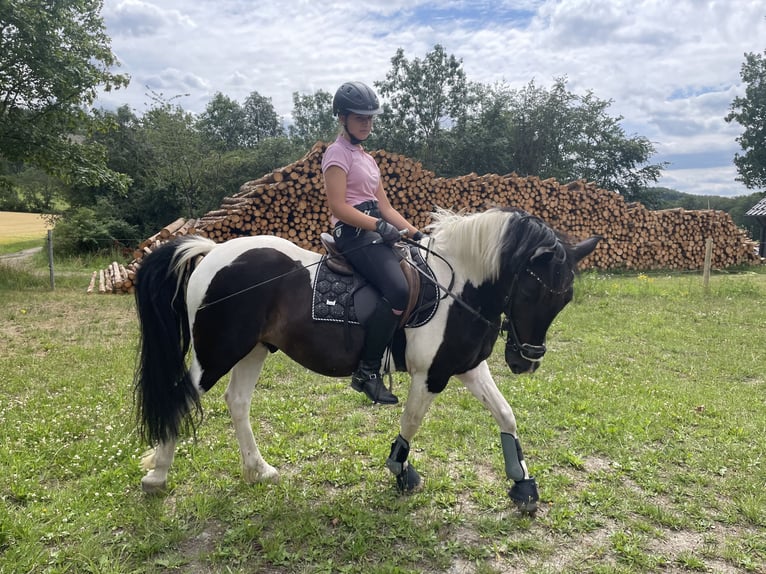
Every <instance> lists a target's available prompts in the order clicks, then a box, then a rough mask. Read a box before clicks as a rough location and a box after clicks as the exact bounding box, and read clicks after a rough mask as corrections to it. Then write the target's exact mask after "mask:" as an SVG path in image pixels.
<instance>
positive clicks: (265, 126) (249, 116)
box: [242, 92, 284, 147]
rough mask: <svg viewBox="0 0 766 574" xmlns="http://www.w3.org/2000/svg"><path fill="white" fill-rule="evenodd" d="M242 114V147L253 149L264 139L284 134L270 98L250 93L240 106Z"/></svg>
mask: <svg viewBox="0 0 766 574" xmlns="http://www.w3.org/2000/svg"><path fill="white" fill-rule="evenodd" d="M242 112H243V117H242V121H243V130H242V134H243V139H242V147H255V146H257V145H258V144H259V143H260V142H261V141H263V140H264V139H267V138H273V137H278V136H281V135H283V134H284V129H283V128H282V122H281V121H280V119H279V116H278V115H277V112H276V110H274V104H272V102H271V98H267V97H265V96H262V95H260V94H259V93H258V92H251V93H250V95H249V96H247V99H246V100H245V103H244V104H243V106H242Z"/></svg>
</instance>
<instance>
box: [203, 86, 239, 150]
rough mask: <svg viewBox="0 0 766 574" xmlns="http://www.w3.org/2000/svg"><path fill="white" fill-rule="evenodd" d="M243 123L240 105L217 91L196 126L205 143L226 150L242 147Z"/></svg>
mask: <svg viewBox="0 0 766 574" xmlns="http://www.w3.org/2000/svg"><path fill="white" fill-rule="evenodd" d="M244 123H245V121H244V112H243V110H242V106H240V105H239V103H238V102H237V101H236V100H232V99H231V98H229V97H228V96H225V95H223V94H222V93H221V92H218V93H216V95H215V96H213V99H212V100H210V101H209V102H208V104H207V106H206V107H205V111H204V112H203V113H202V114H201V115H200V116H199V118H198V119H197V128H198V129H199V130H200V133H201V134H202V137H203V139H204V141H205V143H206V144H208V145H209V146H210V147H211V148H213V149H216V150H219V151H222V152H226V151H233V150H235V149H238V148H240V147H242V145H243V140H244V136H243V134H242V129H243V127H244Z"/></svg>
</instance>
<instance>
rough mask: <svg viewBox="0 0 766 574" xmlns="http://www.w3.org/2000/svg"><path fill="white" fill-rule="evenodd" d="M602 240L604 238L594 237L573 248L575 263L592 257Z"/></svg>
mask: <svg viewBox="0 0 766 574" xmlns="http://www.w3.org/2000/svg"><path fill="white" fill-rule="evenodd" d="M602 239H603V237H601V236H600V235H594V236H593V237H589V238H588V239H585V240H584V241H580V243H578V244H577V245H575V246H574V247H573V248H572V254H573V255H574V258H575V261H581V260H582V259H583V258H584V257H586V256H588V255H590V254H591V253H592V252H593V250H594V249H595V248H596V245H598V242H599V241H601V240H602Z"/></svg>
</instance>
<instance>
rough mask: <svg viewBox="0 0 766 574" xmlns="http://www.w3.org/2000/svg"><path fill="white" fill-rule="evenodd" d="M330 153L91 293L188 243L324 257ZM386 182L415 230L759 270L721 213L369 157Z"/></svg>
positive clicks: (197, 225)
mask: <svg viewBox="0 0 766 574" xmlns="http://www.w3.org/2000/svg"><path fill="white" fill-rule="evenodd" d="M325 149H326V144H324V143H321V142H319V143H317V144H316V145H315V146H314V147H313V148H312V149H311V151H310V152H309V153H308V154H306V155H305V156H304V157H303V158H301V159H300V160H298V161H296V162H295V163H292V164H290V165H288V166H285V167H283V168H280V169H278V170H276V171H274V172H272V173H269V174H266V175H265V176H263V177H261V178H260V179H256V180H253V181H249V182H247V183H245V184H243V185H242V187H241V188H240V190H239V192H238V193H237V194H235V195H233V196H231V197H226V198H224V200H223V202H222V204H221V206H220V208H219V209H216V210H213V211H210V212H208V213H206V214H205V215H204V216H202V217H200V218H199V219H190V220H184V219H177V220H176V221H174V222H172V223H170V224H168V225H167V226H165V227H163V228H162V229H161V230H160V231H159V232H157V233H156V234H155V235H153V236H152V237H149V238H148V239H146V240H145V241H143V242H142V243H141V244H140V245H139V246H138V247H137V249H136V250H135V251H134V253H133V257H134V259H133V261H132V262H131V263H130V264H128V265H127V266H124V267H123V266H121V265H119V264H117V263H113V264H112V265H110V267H109V268H107V269H105V270H101V271H99V272H94V275H93V278H92V280H91V285H90V286H89V288H88V292H93V291H94V290H95V284H96V281H98V292H100V293H108V292H115V293H130V292H132V291H133V281H134V278H135V272H136V270H137V269H138V267H139V266H140V264H141V259H142V258H143V257H144V256H146V255H147V254H149V253H151V252H152V251H153V250H154V249H156V248H157V247H158V246H159V245H161V244H162V243H164V242H166V241H168V240H169V239H171V238H173V237H178V236H180V235H185V234H195V233H196V234H199V235H202V236H205V237H209V238H211V239H213V240H214V241H216V242H221V241H226V240H227V239H231V238H234V237H239V236H243V235H259V234H272V235H278V236H281V237H285V238H287V239H290V240H291V241H293V242H295V243H296V244H298V245H300V246H301V247H304V248H306V249H311V250H314V251H321V249H322V248H321V246H320V243H319V235H320V233H321V232H323V231H328V230H329V228H330V219H329V215H328V210H327V206H326V203H325V197H324V191H323V180H322V171H321V161H322V155H323V153H324V150H325ZM371 153H372V156H373V157H374V158H375V159H376V161H377V162H378V165H379V166H380V170H381V173H382V175H383V180H384V186H385V187H386V190H387V192H388V196H389V199H390V200H391V203H392V204H393V205H394V207H396V208H397V209H398V210H399V211H400V212H401V213H402V214H403V215H404V216H405V217H406V218H407V219H409V220H410V221H411V222H412V223H413V224H414V225H416V226H417V227H419V228H421V229H422V228H424V227H425V226H426V225H428V223H429V218H430V213H431V212H432V211H433V210H434V208H435V207H436V206H439V207H443V208H447V209H452V210H466V211H468V212H473V211H479V210H484V209H488V208H490V207H498V206H514V207H519V208H521V209H524V210H526V211H528V212H530V213H532V214H535V215H537V216H539V217H541V218H542V219H544V220H545V221H546V222H548V223H549V224H550V225H551V226H553V227H555V228H556V229H559V230H560V231H563V232H565V233H568V234H570V235H572V236H573V237H574V238H576V239H582V238H585V237H588V236H591V235H601V236H603V238H604V239H603V241H601V242H600V243H599V245H598V247H597V248H596V250H595V251H594V252H593V253H592V254H591V255H590V256H589V257H587V258H586V259H585V260H584V261H583V262H582V263H581V265H580V266H581V268H583V269H587V268H597V269H635V270H655V269H668V270H699V269H702V267H703V264H704V258H705V242H706V240H707V239H712V241H713V255H712V266H713V268H716V269H724V268H728V267H732V266H739V265H753V264H758V263H760V262H761V259H760V258H759V257H758V255H757V242H755V241H753V240H751V239H750V238H749V237H748V236H747V233H746V231H744V230H742V229H740V228H738V227H737V226H736V225H735V224H734V222H733V220H732V219H731V217H730V216H729V214H727V213H726V212H723V211H715V210H699V211H688V210H684V209H681V208H678V209H667V210H663V211H650V210H648V209H646V208H645V207H644V206H643V205H641V204H639V203H629V202H626V201H625V200H624V198H623V197H622V196H621V195H620V194H618V193H615V192H611V191H607V190H603V189H599V188H598V187H597V186H596V185H595V184H594V183H591V182H586V181H584V180H578V181H573V182H570V183H567V184H560V183H559V182H557V181H556V180H554V179H545V180H541V179H540V178H538V177H521V176H518V175H516V174H515V173H511V174H507V175H496V174H487V175H481V176H480V175H477V174H475V173H471V174H468V175H464V176H461V177H457V178H441V177H436V176H435V174H434V173H433V172H430V171H428V170H425V169H423V167H422V166H421V164H420V163H418V162H416V161H413V160H412V159H410V158H407V157H404V156H402V155H398V154H392V153H388V152H385V151H374V152H371Z"/></svg>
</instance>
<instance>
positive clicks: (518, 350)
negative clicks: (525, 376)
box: [505, 343, 546, 375]
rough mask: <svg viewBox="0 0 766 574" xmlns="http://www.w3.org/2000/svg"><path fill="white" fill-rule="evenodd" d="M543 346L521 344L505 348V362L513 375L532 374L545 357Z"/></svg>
mask: <svg viewBox="0 0 766 574" xmlns="http://www.w3.org/2000/svg"><path fill="white" fill-rule="evenodd" d="M545 350H546V349H545V345H529V344H526V343H525V344H523V345H520V346H516V345H513V344H508V345H506V346H505V362H506V364H507V365H508V368H510V369H511V372H512V373H513V374H514V375H520V374H522V373H533V372H535V371H536V370H537V367H538V366H540V362H541V361H542V360H543V356H544V355H545Z"/></svg>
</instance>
